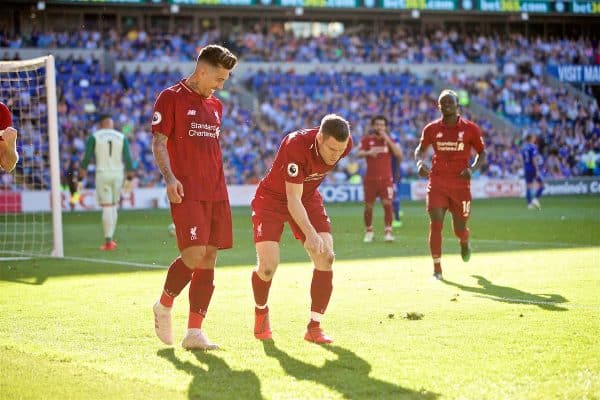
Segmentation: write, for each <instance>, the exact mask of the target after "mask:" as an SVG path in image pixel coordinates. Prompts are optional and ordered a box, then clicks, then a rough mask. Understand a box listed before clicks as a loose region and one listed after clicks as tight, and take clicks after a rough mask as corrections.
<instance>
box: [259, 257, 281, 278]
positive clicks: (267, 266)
mask: <svg viewBox="0 0 600 400" xmlns="http://www.w3.org/2000/svg"><path fill="white" fill-rule="evenodd" d="M277 264H278V260H275V259H273V260H260V261H259V263H258V271H259V272H260V273H261V274H262V275H263V276H264V277H266V278H272V277H273V274H275V270H276V269H277Z"/></svg>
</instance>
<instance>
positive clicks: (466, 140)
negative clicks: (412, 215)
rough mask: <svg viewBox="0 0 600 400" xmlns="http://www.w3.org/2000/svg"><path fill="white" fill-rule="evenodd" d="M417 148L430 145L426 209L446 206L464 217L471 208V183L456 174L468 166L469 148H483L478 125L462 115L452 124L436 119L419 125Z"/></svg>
mask: <svg viewBox="0 0 600 400" xmlns="http://www.w3.org/2000/svg"><path fill="white" fill-rule="evenodd" d="M420 144H421V149H422V150H426V149H427V147H429V145H433V151H434V155H433V161H432V166H431V172H430V174H429V185H428V186H427V210H428V211H429V210H431V209H432V208H447V209H449V210H450V212H451V213H452V214H453V215H462V217H463V218H468V217H469V215H470V212H471V183H470V180H469V179H464V178H461V177H460V173H461V172H462V171H463V170H465V169H466V168H468V167H469V159H470V158H471V149H474V150H475V151H476V152H477V153H480V152H482V151H483V150H484V147H485V145H484V143H483V137H482V135H481V129H479V127H478V126H477V125H476V124H475V123H474V122H471V121H469V120H467V119H464V118H462V117H459V118H458V122H457V123H456V125H455V126H452V127H450V126H446V125H445V124H444V123H443V121H442V119H441V118H440V119H437V120H435V121H433V122H431V123H429V124H428V125H427V126H425V128H423V133H422V134H421V142H420Z"/></svg>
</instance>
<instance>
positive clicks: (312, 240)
mask: <svg viewBox="0 0 600 400" xmlns="http://www.w3.org/2000/svg"><path fill="white" fill-rule="evenodd" d="M304 248H305V249H306V251H308V252H309V253H317V254H321V253H323V252H324V251H325V242H323V238H322V237H321V236H319V234H318V233H316V232H314V233H313V234H312V235H310V236H308V237H307V238H306V240H305V241H304Z"/></svg>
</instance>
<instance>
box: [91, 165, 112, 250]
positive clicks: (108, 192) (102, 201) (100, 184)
mask: <svg viewBox="0 0 600 400" xmlns="http://www.w3.org/2000/svg"><path fill="white" fill-rule="evenodd" d="M112 178H113V177H112V176H110V174H108V173H105V172H98V173H97V174H96V199H97V200H98V204H99V205H100V207H102V230H103V232H104V244H103V245H102V246H101V247H100V250H108V251H111V250H115V249H116V248H117V244H116V243H115V242H114V241H113V239H112V235H113V232H114V223H115V222H114V214H113V206H114V205H115V204H114V194H113V189H112Z"/></svg>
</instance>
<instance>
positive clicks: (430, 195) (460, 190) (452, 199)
mask: <svg viewBox="0 0 600 400" xmlns="http://www.w3.org/2000/svg"><path fill="white" fill-rule="evenodd" d="M433 208H446V209H448V210H450V212H451V213H452V215H454V216H455V217H462V218H464V219H467V218H469V216H470V215H471V188H469V187H468V186H459V187H446V186H442V185H433V186H432V185H431V184H429V185H428V186H427V211H431V209H433Z"/></svg>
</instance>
